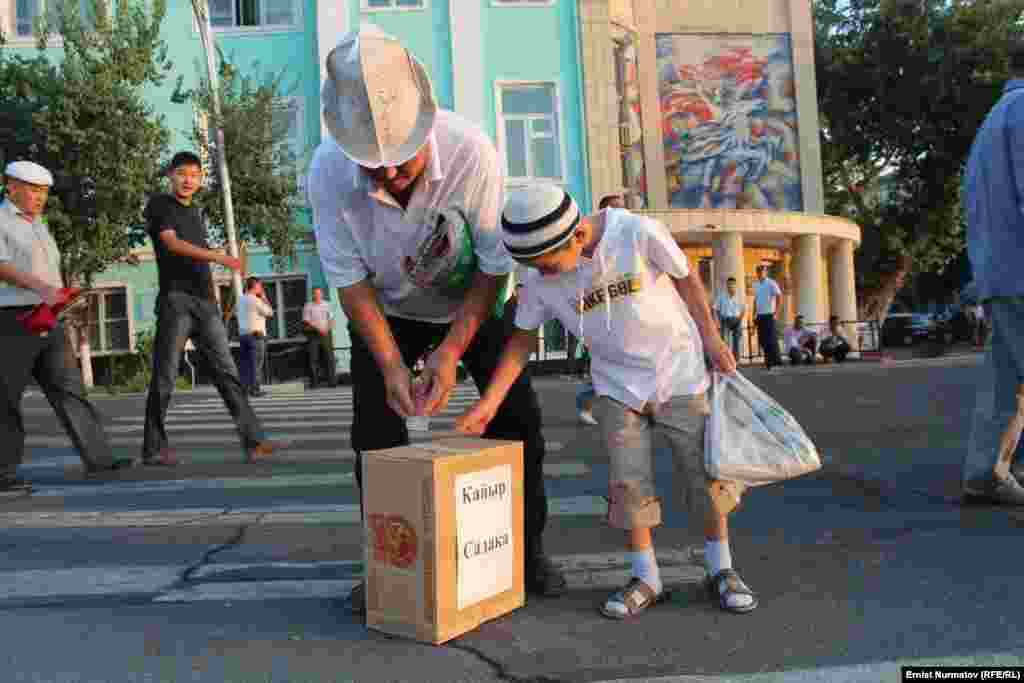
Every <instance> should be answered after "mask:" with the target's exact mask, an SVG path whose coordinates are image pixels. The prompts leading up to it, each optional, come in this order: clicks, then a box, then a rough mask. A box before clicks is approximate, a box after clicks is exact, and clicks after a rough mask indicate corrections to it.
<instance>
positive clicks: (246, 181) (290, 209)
mask: <svg viewBox="0 0 1024 683" xmlns="http://www.w3.org/2000/svg"><path fill="white" fill-rule="evenodd" d="M217 56H218V61H219V79H220V99H221V117H220V119H219V120H218V119H217V118H216V117H215V115H214V107H213V96H214V95H213V91H212V89H211V87H210V82H209V79H207V78H206V77H205V75H204V76H203V77H201V78H200V84H199V86H198V87H196V88H195V89H192V90H184V89H183V88H182V83H181V79H179V82H178V86H177V88H175V94H174V96H173V98H174V99H175V101H178V102H181V101H191V102H192V103H193V105H194V106H195V109H196V111H197V112H199V113H200V116H199V117H197V122H196V125H195V127H194V129H193V131H192V134H191V140H192V143H193V144H194V146H195V148H196V149H198V150H201V151H202V152H203V154H204V156H205V157H206V159H208V160H209V163H208V167H209V171H210V177H209V178H208V183H209V187H208V188H207V190H206V191H204V192H203V193H202V194H201V195H200V197H199V198H198V202H199V203H200V204H201V205H202V206H203V208H204V209H205V210H206V215H207V216H208V217H209V220H210V226H211V228H212V229H213V230H214V231H215V237H220V238H221V239H222V240H223V239H224V236H225V234H226V232H225V224H224V200H223V187H222V185H221V182H220V176H219V174H218V173H217V146H216V145H217V136H216V134H215V131H216V130H217V128H220V129H221V130H223V134H224V149H225V150H226V157H227V165H228V172H229V174H230V179H231V198H232V206H233V208H234V214H235V226H236V229H237V233H238V239H239V241H240V242H244V243H260V244H265V245H266V246H267V247H268V248H269V249H270V251H271V253H272V254H273V256H274V260H275V265H276V266H277V267H279V268H280V267H283V266H284V264H285V263H286V262H288V261H289V260H290V259H292V258H293V257H294V255H295V243H296V242H297V241H298V240H299V239H300V238H301V237H302V236H303V234H304V232H305V229H304V228H303V227H302V226H301V225H299V224H298V223H297V222H296V209H297V208H298V202H297V200H298V197H299V187H298V182H297V177H298V172H299V170H300V166H301V155H300V154H297V153H296V150H295V149H294V148H293V147H291V146H290V145H289V144H288V128H289V121H290V117H289V111H288V110H287V108H286V107H285V105H284V103H285V102H286V100H285V98H286V97H287V93H288V90H286V88H285V87H284V75H283V74H279V75H276V76H273V77H266V78H260V77H258V76H250V75H245V76H243V75H240V74H239V72H238V70H237V69H236V68H235V66H234V65H233V64H232V63H231V62H230V61H229V60H228V59H226V58H225V56H224V55H223V54H218V55H217ZM254 71H255V70H254ZM202 73H203V74H205V67H204V68H203V69H202Z"/></svg>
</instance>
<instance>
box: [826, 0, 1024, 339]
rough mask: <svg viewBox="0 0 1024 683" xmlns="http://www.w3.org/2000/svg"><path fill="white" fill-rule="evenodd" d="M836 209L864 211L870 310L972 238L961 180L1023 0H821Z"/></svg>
mask: <svg viewBox="0 0 1024 683" xmlns="http://www.w3.org/2000/svg"><path fill="white" fill-rule="evenodd" d="M813 7H814V20H815V48H816V68H817V85H818V101H819V109H820V113H821V147H822V161H823V168H824V185H825V203H826V210H827V211H828V213H831V214H837V215H842V216H845V217H847V218H850V219H852V220H854V221H856V222H857V223H858V224H859V225H860V227H861V230H862V235H863V242H862V245H861V248H860V250H859V251H858V253H857V272H858V290H859V292H858V294H859V297H858V298H859V300H860V308H861V310H860V317H861V318H870V319H881V318H883V317H884V316H885V313H886V311H887V310H888V308H889V304H890V303H891V302H892V299H893V298H894V296H895V295H896V293H897V292H898V291H899V289H900V288H901V287H902V286H903V284H904V282H905V281H906V279H907V278H908V277H913V276H914V275H915V274H917V273H922V272H942V270H943V269H944V268H945V267H946V266H947V265H948V264H949V263H951V262H952V261H953V259H955V258H956V256H957V255H958V254H959V253H960V252H962V250H963V248H964V233H965V230H964V225H963V219H962V216H961V213H960V181H961V172H962V168H963V165H964V164H965V162H966V159H967V155H968V153H969V151H970V146H971V142H972V141H973V139H974V134H975V132H976V131H977V129H978V127H979V126H980V124H981V122H982V120H983V119H984V117H985V114H986V113H987V112H988V110H989V109H990V108H991V107H992V105H993V104H994V103H995V101H996V100H997V99H998V98H999V95H1000V94H1001V92H1002V87H1003V84H1004V82H1005V81H1006V80H1007V78H1008V77H1009V71H1008V62H1007V48H1008V46H1009V43H1010V40H1011V38H1012V37H1013V36H1015V35H1017V34H1018V33H1019V32H1020V30H1021V28H1020V19H1021V16H1022V13H1024V0H998V1H995V0H814V5H813Z"/></svg>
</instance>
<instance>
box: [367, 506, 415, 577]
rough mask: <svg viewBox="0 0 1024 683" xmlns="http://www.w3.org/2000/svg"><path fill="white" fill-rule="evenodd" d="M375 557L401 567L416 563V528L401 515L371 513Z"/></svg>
mask: <svg viewBox="0 0 1024 683" xmlns="http://www.w3.org/2000/svg"><path fill="white" fill-rule="evenodd" d="M369 521H370V532H371V533H372V534H373V559H374V561H376V562H382V563H384V564H387V565H391V566H392V567H398V568H399V569H410V568H412V567H413V566H414V565H415V564H416V546H417V539H416V530H415V529H414V528H413V527H412V525H411V524H409V522H407V521H406V520H405V518H403V517H401V516H400V515H385V514H374V515H370V520H369Z"/></svg>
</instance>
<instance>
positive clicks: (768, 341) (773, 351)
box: [754, 265, 782, 370]
mask: <svg viewBox="0 0 1024 683" xmlns="http://www.w3.org/2000/svg"><path fill="white" fill-rule="evenodd" d="M781 300H782V289H781V288H780V287H779V283H777V282H776V281H775V280H773V279H771V278H770V277H768V266H765V265H760V266H758V267H757V282H755V283H754V322H755V323H756V324H757V339H758V341H759V342H760V343H761V349H762V350H763V351H764V364H765V367H766V368H768V369H769V370H771V369H772V368H773V367H775V366H776V365H781V364H782V354H781V353H780V352H779V337H778V332H777V331H776V328H775V314H776V313H777V312H778V310H779V301H781Z"/></svg>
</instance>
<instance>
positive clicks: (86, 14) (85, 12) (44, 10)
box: [13, 0, 96, 40]
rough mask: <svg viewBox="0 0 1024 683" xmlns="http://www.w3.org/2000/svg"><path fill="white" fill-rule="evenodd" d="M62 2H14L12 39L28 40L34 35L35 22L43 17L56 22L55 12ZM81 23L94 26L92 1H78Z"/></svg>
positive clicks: (37, 0) (55, 0) (36, 0)
mask: <svg viewBox="0 0 1024 683" xmlns="http://www.w3.org/2000/svg"><path fill="white" fill-rule="evenodd" d="M62 1H63V0H14V3H13V4H14V32H13V33H14V36H13V37H14V39H15V40H17V39H19V38H20V39H29V38H32V36H34V35H35V33H36V20H37V19H39V18H40V17H45V18H46V19H47V20H48V21H49V22H50V23H51V24H55V22H56V21H57V12H58V10H59V9H60V3H61V2H62ZM78 6H79V10H80V11H81V16H82V21H84V22H85V23H86V26H94V25H95V23H96V18H95V16H94V13H93V3H92V0H78Z"/></svg>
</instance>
